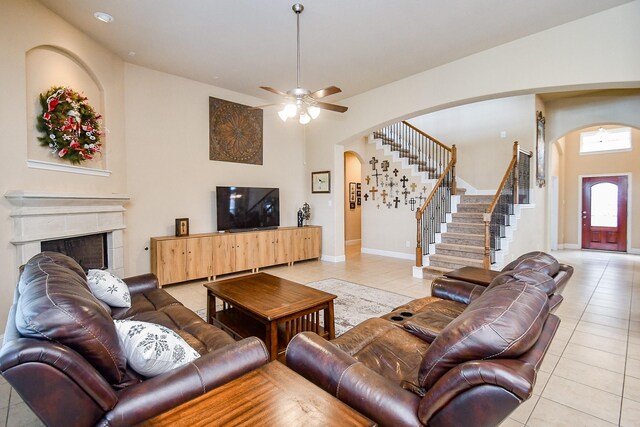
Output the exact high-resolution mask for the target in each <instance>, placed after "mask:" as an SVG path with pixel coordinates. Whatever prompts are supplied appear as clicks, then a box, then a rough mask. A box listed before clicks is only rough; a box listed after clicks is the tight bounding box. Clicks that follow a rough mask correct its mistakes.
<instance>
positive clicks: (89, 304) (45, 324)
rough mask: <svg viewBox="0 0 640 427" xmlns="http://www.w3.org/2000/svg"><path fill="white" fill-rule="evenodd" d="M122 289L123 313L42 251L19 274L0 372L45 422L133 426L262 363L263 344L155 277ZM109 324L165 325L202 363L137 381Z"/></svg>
mask: <svg viewBox="0 0 640 427" xmlns="http://www.w3.org/2000/svg"><path fill="white" fill-rule="evenodd" d="M125 283H127V285H128V286H129V291H130V293H131V300H132V304H131V308H128V309H124V308H120V309H115V308H113V309H112V308H110V307H109V306H105V305H104V304H102V303H100V302H99V301H98V300H97V299H96V298H95V297H94V296H93V294H91V292H90V290H89V288H88V286H87V283H86V276H85V273H84V271H82V269H81V268H80V266H79V265H78V264H77V263H76V262H75V261H74V260H72V259H71V258H69V257H66V256H64V255H62V254H58V253H55V252H43V253H41V254H39V255H36V256H35V257H34V258H32V259H31V260H30V261H29V262H28V263H27V264H26V265H25V266H24V267H23V269H22V272H21V275H20V280H19V283H18V286H17V288H16V293H15V297H14V304H13V306H12V308H11V311H10V315H9V319H8V323H7V327H6V331H5V339H4V345H3V346H2V349H1V350H0V371H1V372H2V376H3V377H4V378H5V379H6V380H7V381H8V382H9V383H10V384H11V386H12V387H13V388H14V389H15V390H16V391H17V392H18V394H20V396H21V397H22V399H23V400H24V401H25V402H26V403H27V405H29V407H30V408H31V409H32V410H33V411H34V412H35V413H36V414H37V415H38V417H40V419H41V420H42V421H43V422H44V423H45V424H47V425H50V426H92V425H101V426H130V425H134V424H137V423H139V422H141V421H143V420H145V419H148V418H150V417H153V416H155V415H157V414H160V413H162V412H164V411H166V410H168V409H171V408H173V407H175V406H177V405H179V404H181V403H183V402H186V401H188V400H190V399H193V398H195V397H197V396H200V395H202V394H204V393H206V392H208V391H210V390H212V389H214V388H216V387H218V386H220V385H222V384H225V383H227V382H229V381H231V380H232V379H234V378H237V377H239V376H241V375H243V374H244V373H246V372H249V371H251V370H253V369H255V368H257V367H259V366H261V365H263V364H265V363H267V361H268V359H269V354H268V352H267V350H266V347H265V345H264V344H263V343H262V341H260V340H259V339H257V338H247V339H244V340H242V341H238V342H236V341H234V340H233V339H232V338H231V337H229V336H228V335H227V334H226V333H225V332H223V331H221V330H220V329H218V328H216V327H214V326H212V325H209V324H207V323H205V322H204V321H203V320H202V319H200V317H198V316H197V315H196V314H195V313H194V312H192V311H191V310H189V309H187V308H186V307H184V306H183V305H182V304H181V303H180V302H178V301H177V300H176V299H174V298H173V297H171V296H170V295H169V294H168V293H167V292H166V291H165V290H163V289H160V288H158V283H157V280H156V278H155V276H153V275H143V276H137V277H132V278H129V279H125ZM113 319H132V320H140V321H146V322H152V323H157V324H160V325H162V326H165V327H168V328H170V329H172V330H173V331H175V332H176V333H178V335H180V336H181V337H182V338H183V339H184V340H185V341H186V342H187V343H188V344H189V345H190V346H191V347H193V348H194V349H195V350H196V351H197V352H198V353H200V355H201V357H200V358H198V359H196V360H195V361H193V362H190V363H188V364H186V365H183V366H181V367H179V368H176V369H174V370H171V371H169V372H166V373H164V374H161V375H158V376H155V377H153V378H145V377H143V376H141V375H139V374H137V373H136V372H134V371H133V370H131V369H130V368H129V367H128V366H127V362H126V358H125V356H124V353H123V351H122V349H121V346H120V343H119V339H118V336H117V334H116V330H115V326H114V324H113ZM16 321H18V323H20V324H24V322H29V324H30V326H31V327H33V329H35V330H37V331H38V334H33V333H28V335H31V336H25V335H23V334H21V332H20V330H19V329H18V327H17V326H16ZM36 335H39V336H36Z"/></svg>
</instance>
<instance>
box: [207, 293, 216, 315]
mask: <svg viewBox="0 0 640 427" xmlns="http://www.w3.org/2000/svg"><path fill="white" fill-rule="evenodd" d="M215 315H216V297H215V295H213V294H212V293H211V291H207V323H211V318H212V317H213V316H215Z"/></svg>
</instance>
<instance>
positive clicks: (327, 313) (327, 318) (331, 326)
mask: <svg viewBox="0 0 640 427" xmlns="http://www.w3.org/2000/svg"><path fill="white" fill-rule="evenodd" d="M324 329H325V330H327V331H329V339H330V340H332V339H334V338H335V337H336V325H335V323H334V322H333V300H331V301H329V303H328V304H327V308H325V309H324Z"/></svg>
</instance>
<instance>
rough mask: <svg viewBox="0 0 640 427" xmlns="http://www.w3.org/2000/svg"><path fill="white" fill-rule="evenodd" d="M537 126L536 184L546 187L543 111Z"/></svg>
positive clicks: (537, 119)
mask: <svg viewBox="0 0 640 427" xmlns="http://www.w3.org/2000/svg"><path fill="white" fill-rule="evenodd" d="M536 121H537V126H536V183H537V184H538V187H544V185H545V182H546V176H545V172H544V169H545V164H544V155H545V154H544V122H545V119H544V116H543V115H542V111H538V113H537V117H536Z"/></svg>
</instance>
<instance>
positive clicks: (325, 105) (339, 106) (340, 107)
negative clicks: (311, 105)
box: [315, 101, 348, 113]
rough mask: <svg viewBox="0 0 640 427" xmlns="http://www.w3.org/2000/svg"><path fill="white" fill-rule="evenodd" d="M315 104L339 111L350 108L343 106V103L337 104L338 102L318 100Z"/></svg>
mask: <svg viewBox="0 0 640 427" xmlns="http://www.w3.org/2000/svg"><path fill="white" fill-rule="evenodd" d="M315 105H316V106H317V107H319V108H322V109H324V110H331V111H335V112H338V113H344V112H345V111H347V110H348V107H343V106H342V105H336V104H329V103H327V102H320V101H317V102H316V103H315Z"/></svg>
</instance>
